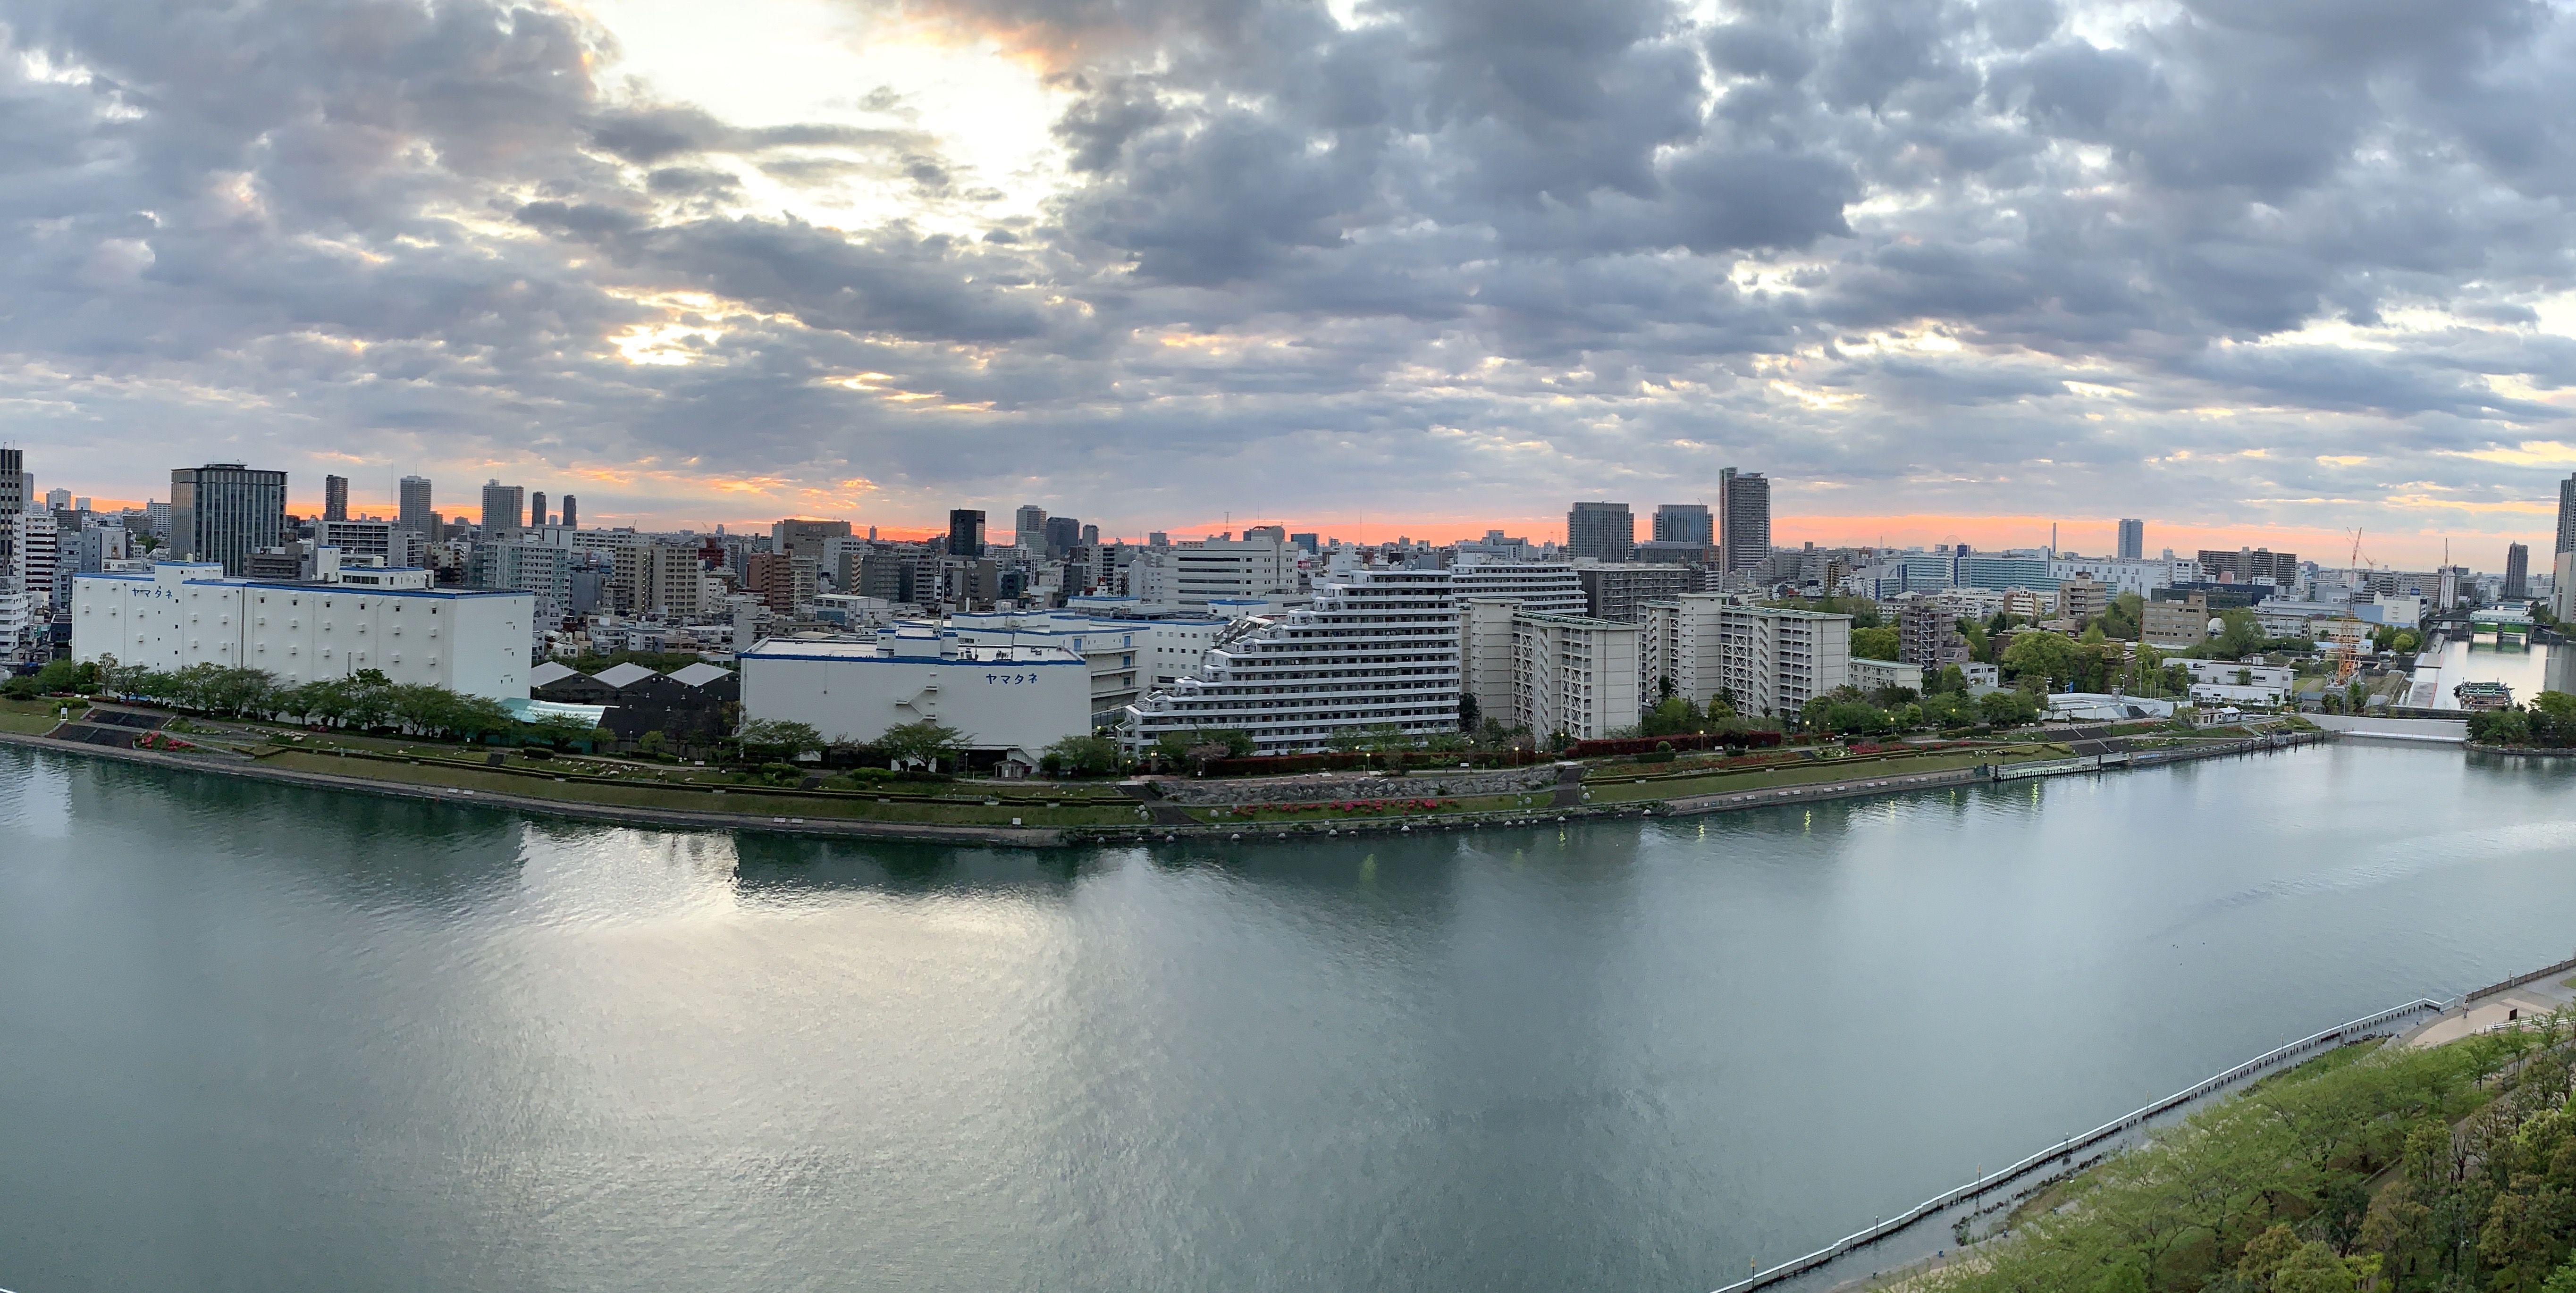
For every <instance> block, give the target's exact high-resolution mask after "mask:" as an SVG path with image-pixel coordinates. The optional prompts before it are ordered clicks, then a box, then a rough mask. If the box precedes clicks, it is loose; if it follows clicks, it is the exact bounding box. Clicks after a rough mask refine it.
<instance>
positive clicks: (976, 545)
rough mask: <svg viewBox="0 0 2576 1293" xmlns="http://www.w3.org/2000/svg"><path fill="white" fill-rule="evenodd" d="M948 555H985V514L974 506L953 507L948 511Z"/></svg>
mask: <svg viewBox="0 0 2576 1293" xmlns="http://www.w3.org/2000/svg"><path fill="white" fill-rule="evenodd" d="M948 555H949V556H952V557H980V556H983V555H984V514H983V513H982V512H979V511H976V510H975V509H973V508H967V507H959V508H952V509H950V510H949V513H948Z"/></svg>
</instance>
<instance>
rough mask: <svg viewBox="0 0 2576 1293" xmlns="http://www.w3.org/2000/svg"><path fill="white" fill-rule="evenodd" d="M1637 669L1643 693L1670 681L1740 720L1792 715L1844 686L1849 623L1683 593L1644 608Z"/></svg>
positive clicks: (1677, 688) (1847, 676) (1848, 674)
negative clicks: (1723, 698) (1725, 702)
mask: <svg viewBox="0 0 2576 1293" xmlns="http://www.w3.org/2000/svg"><path fill="white" fill-rule="evenodd" d="M1640 627H1641V628H1642V630H1643V639H1642V641H1641V643H1640V650H1639V653H1638V670H1639V675H1640V678H1641V680H1642V684H1643V686H1644V687H1645V688H1649V689H1651V688H1654V687H1655V686H1656V684H1657V682H1658V681H1659V680H1660V679H1663V678H1670V679H1672V682H1673V688H1674V690H1675V692H1677V693H1678V694H1680V695H1683V696H1688V697H1690V698H1691V699H1692V700H1694V701H1700V702H1701V703H1706V702H1705V700H1704V699H1703V698H1704V697H1709V696H1714V695H1716V694H1718V693H1719V692H1721V691H1722V692H1726V693H1729V694H1730V695H1732V696H1733V697H1734V704H1735V709H1736V712H1737V713H1739V714H1745V715H1748V716H1756V717H1772V718H1785V717H1791V716H1794V715H1795V714H1796V713H1797V712H1798V711H1799V710H1800V709H1801V708H1803V707H1804V706H1805V705H1806V703H1807V702H1808V701H1810V700H1813V699H1815V698H1816V697H1818V696H1821V695H1823V694H1825V693H1826V692H1829V691H1832V690H1833V689H1834V688H1836V687H1840V686H1843V685H1844V684H1846V683H1848V682H1850V681H1851V617H1850V616H1848V615H1827V614H1823V613H1821V612H1818V611H1800V610H1785V609H1780V608H1777V607H1770V606H1751V605H1745V604H1741V603H1739V602H1738V601H1736V600H1735V599H1733V598H1731V597H1729V596H1728V595H1726V594H1723V593H1684V594H1682V595H1681V596H1678V597H1671V598H1659V599H1657V600H1654V601H1649V602H1647V603H1645V605H1644V614H1643V620H1642V623H1641V626H1640Z"/></svg>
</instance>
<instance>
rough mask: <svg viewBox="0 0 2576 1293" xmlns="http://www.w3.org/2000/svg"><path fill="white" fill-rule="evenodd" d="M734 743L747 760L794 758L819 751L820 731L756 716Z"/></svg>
mask: <svg viewBox="0 0 2576 1293" xmlns="http://www.w3.org/2000/svg"><path fill="white" fill-rule="evenodd" d="M925 721H927V720H925ZM880 743H882V742H880ZM734 744H735V745H736V746H738V747H739V748H740V749H741V751H742V756H743V758H744V759H746V760H751V759H759V760H763V761H780V762H793V761H794V760H795V759H796V758H797V757H798V756H800V755H804V754H810V753H815V752H819V751H820V750H821V749H822V748H823V734H822V733H821V732H818V731H816V730H814V726H813V725H812V724H810V723H795V722H789V721H787V720H785V719H777V718H755V719H753V720H751V721H750V722H748V723H745V724H743V725H742V730H741V731H740V732H737V733H735V734H734Z"/></svg>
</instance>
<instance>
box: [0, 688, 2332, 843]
mask: <svg viewBox="0 0 2576 1293" xmlns="http://www.w3.org/2000/svg"><path fill="white" fill-rule="evenodd" d="M81 709H82V712H81V713H80V715H79V716H78V717H73V718H70V719H69V721H66V722H64V723H62V724H61V725H60V726H58V727H55V728H54V729H53V730H52V731H51V732H49V733H46V734H34V733H25V732H7V731H0V745H12V746H17V747H20V748H26V749H34V750H45V751H50V752H53V753H58V754H69V755H79V756H84V757H88V758H98V759H108V760H112V761H116V762H123V763H132V764H140V765H146V766H154V767H160V768H166V769H171V770H177V771H187V772H194V773H199V774H204V775H213V776H227V777H236V778H241V779H244V780H252V781H266V782H272V783H277V784H284V785H297V786H304V787H308V788H312V789H324V790H340V791H351V792H356V793H361V794H372V795H378V796H383V797H387V798H400V799H412V800H425V801H432V802H447V803H463V804H474V805H479V806H483V807H492V808H507V809H510V810H512V811H517V812H526V813H532V814H541V815H548V816H556V817H565V818H574V819H579V820H585V821H597V822H609V823H617V824H624V825H636V826H658V827H670V828H678V829H697V830H752V831H768V832H773V833H780V834H793V835H808V836H831V837H845V838H876V839H891V840H913V841H920V842H926V843H949V844H990V845H1000V846H1006V847H1019V848H1049V847H1059V846H1068V845H1081V844H1105V843H1154V842H1179V841H1182V840H1192V841H1199V842H1209V841H1216V840H1224V841H1229V842H1230V841H1249V840H1263V839H1269V840H1280V839H1295V838H1315V837H1328V838H1329V837H1339V836H1345V835H1410V834H1416V833H1427V832H1433V831H1457V830H1477V829H1487V828H1494V827H1535V826H1547V825H1557V824H1560V823H1570V822H1578V821H1599V820H1608V819H1616V818H1638V819H1644V818H1652V817H1675V816H1691V815H1702V814H1712V813H1724V812H1741V811H1752V810H1756V809H1762V808H1778V807H1789V806H1795V805H1801V804H1814V803H1821V802H1827V801H1832V800H1841V799H1857V798H1868V797H1875V796H1881V795H1898V794H1908V793H1920V792H1927V791H1936V790H1944V789H1958V788H1964V787H1969V786H1974V785H1978V784H1982V783H1987V782H1997V781H2011V780H2022V779H2028V778H2036V777H2044V776H2068V775H2096V774H2101V773H2106V772H2113V771H2119V770H2122V769H2124V768H2134V767H2145V766H2152V765H2155V764H2161V763H2169V762H2176V761H2181V760H2187V759H2206V758H2218V757H2232V756H2237V755H2243V754H2250V753H2259V752H2265V751H2272V750H2280V749H2287V748H2292V747H2294V746H2298V745H2305V744H2313V743H2317V742H2320V741H2325V740H2330V739H2332V737H2331V736H2330V735H2327V734H2321V733H2268V734H2265V735H2260V736H2251V737H2242V738H2233V739H2217V740H2201V741H2195V742H2191V743H2189V744H2184V745H2178V746H2169V747H2163V748H2152V749H2134V750H2133V749H2129V748H2126V746H2127V743H2125V742H2118V741H2105V740H2102V739H2098V738H2089V737H2086V736H2084V735H2083V734H2080V733H2068V734H2065V735H2066V736H2067V737H2068V739H2067V740H2066V741H2064V742H2061V743H2058V744H2054V745H2049V744H2032V743H2029V742H2025V743H2023V744H2021V745H2017V746H2006V745H2002V744H2000V743H1999V744H1997V745H1996V746H1993V747H1986V748H1983V749H1980V748H1971V747H1960V748H1954V749H1947V750H1945V751H1943V752H1941V753H1940V755H1939V758H1938V760H1937V761H1936V760H1934V759H1922V760H1921V762H1924V763H1934V762H1938V763H1940V764H1943V765H1946V766H1934V767H1930V768H1927V769H1925V770H1920V771H1917V770H1912V769H1911V768H1910V767H1909V763H1912V762H1915V761H1916V760H1915V759H1914V758H1912V757H1910V756H1909V755H1908V752H1907V750H1906V749H1905V747H1896V748H1895V749H1894V750H1893V751H1892V752H1891V755H1889V756H1881V757H1880V758H1877V759H1859V758H1855V759H1853V760H1851V762H1852V764H1853V765H1854V766H1852V767H1851V769H1850V771H1849V773H1848V774H1847V775H1835V774H1836V773H1839V772H1842V771H1843V769H1842V768H1841V767H1840V766H1839V765H1838V764H1837V763H1836V762H1834V761H1831V760H1823V759H1817V758H1815V757H1814V755H1813V753H1812V752H1809V754H1808V758H1807V759H1806V760H1804V761H1799V762H1797V763H1795V764H1794V766H1788V765H1775V766H1769V767H1763V768H1756V769H1746V770H1742V772H1741V774H1740V775H1741V779H1743V780H1745V781H1747V782H1752V783H1756V784H1751V785H1748V786H1746V787H1745V788H1743V789H1732V788H1728V789H1719V790H1700V789H1699V787H1700V786H1705V785H1706V784H1707V783H1708V782H1710V781H1718V782H1725V781H1729V780H1734V779H1737V776H1738V775H1739V774H1737V773H1731V772H1728V771H1726V770H1724V769H1711V770H1709V771H1707V772H1706V773H1704V774H1697V775H1694V774H1693V770H1692V769H1690V768H1689V767H1688V766H1687V765H1685V766H1684V767H1682V768H1681V769H1679V770H1678V772H1679V774H1680V780H1679V783H1678V784H1676V785H1674V786H1673V790H1675V791H1679V792H1681V793H1658V791H1659V790H1660V789H1661V787H1662V784H1663V782H1662V780H1661V779H1660V774H1658V776H1657V777H1656V779H1652V780H1639V779H1638V778H1637V769H1636V766H1635V765H1631V764H1624V763H1597V764H1575V763H1560V764H1556V765H1553V768H1552V773H1551V776H1550V777H1549V779H1548V782H1547V784H1546V786H1545V787H1544V788H1543V791H1537V790H1534V791H1533V792H1532V793H1527V794H1522V795H1518V796H1513V795H1488V796H1482V797H1435V798H1431V799H1426V800H1422V801H1418V802H1420V803H1422V804H1427V805H1431V806H1428V807H1419V808H1416V807H1412V806H1409V803H1408V806H1406V807H1404V808H1403V809H1402V810H1401V811H1394V812H1387V813H1384V814H1383V815H1361V816H1346V817H1340V818H1330V819H1324V820H1315V819H1311V818H1310V819H1306V820H1287V821H1282V820H1275V819H1273V820H1263V819H1261V818H1260V817H1259V816H1258V813H1257V811H1255V812H1249V813H1248V812H1246V811H1245V806H1243V805H1238V804H1228V803H1224V802H1194V803H1189V804H1180V803H1176V802H1172V801H1165V800H1161V799H1159V797H1158V795H1157V793H1156V792H1155V791H1154V790H1153V789H1152V787H1151V783H1149V782H1144V781H1136V782H1129V783H1126V784H1125V785H1123V786H1121V787H1118V788H1116V789H1114V790H1113V789H1112V788H1111V787H1108V786H1106V785H1103V784H1100V783H1091V784H1090V785H1089V786H1088V787H1087V788H1086V787H1085V786H1083V785H1080V784H1065V785H1051V784H1049V785H1035V786H1033V785H1031V784H1030V783H1011V782H993V783H981V782H959V783H947V784H945V785H944V786H943V787H942V788H941V790H940V792H939V794H938V795H937V796H936V797H937V798H938V800H939V803H938V805H937V811H940V812H944V813H948V814H949V815H951V816H960V815H962V816H966V817H969V818H976V817H981V818H985V819H987V820H966V821H922V820H897V819H894V818H896V816H897V815H898V814H900V813H902V812H905V811H907V809H906V808H904V807H901V806H896V807H878V806H879V805H895V804H896V803H897V800H898V799H903V800H905V801H906V802H908V803H911V804H915V805H918V804H920V803H921V802H923V801H924V798H925V796H924V795H923V794H922V793H921V792H919V791H918V790H917V789H915V790H910V791H898V790H892V789H889V790H887V791H834V790H818V789H812V788H803V787H783V786H767V785H744V784H741V783H739V782H729V781H726V780H724V779H722V778H721V777H718V776H716V775H714V774H713V773H712V772H711V771H710V770H708V769H703V768H698V769H671V770H669V771H670V772H671V773H672V774H674V775H672V776H671V778H670V779H669V780H660V779H658V778H660V777H661V776H662V775H663V774H662V773H661V772H656V771H653V770H651V769H649V768H645V767H643V766H641V765H635V766H624V765H617V764H616V763H615V761H613V760H606V759H594V758H588V757H587V756H585V757H584V758H582V759H579V760H571V759H567V760H563V761H559V762H555V763H551V764H548V765H544V766H529V765H525V764H509V763H506V762H505V760H504V758H503V755H502V753H501V752H498V751H476V750H470V749H458V750H448V751H440V752H436V753H433V752H431V751H427V750H422V751H412V752H407V753H406V754H405V755H403V756H400V757H397V756H395V755H392V754H388V753H386V752H383V751H371V750H364V749H358V750H346V751H340V753H341V755H342V756H343V757H341V758H338V759H322V758H316V757H314V756H315V755H316V754H317V751H314V750H310V749H290V748H284V746H283V745H282V744H281V743H282V742H291V741H300V740H301V739H302V736H301V735H299V734H296V733H292V732H276V731H269V730H266V729H252V728H244V727H235V728H227V727H226V726H225V725H223V724H220V723H218V724H215V725H214V726H213V727H211V728H209V727H203V726H196V725H194V724H192V727H195V734H193V735H192V736H191V738H190V743H191V744H193V745H195V746H197V748H193V749H187V750H169V749H141V748H135V744H134V738H135V737H136V736H138V735H141V734H143V733H146V732H153V731H157V730H158V729H159V728H160V726H161V724H162V723H164V722H167V721H169V720H170V719H172V718H173V717H175V716H172V715H168V714H166V713H162V712H160V711H147V710H139V709H135V708H132V707H123V706H106V705H99V706H83V707H81ZM2052 735H2057V734H2053V733H2041V734H2038V736H2037V739H2038V740H2039V741H2046V740H2048V738H2049V737H2050V736H2052ZM378 744H382V742H378ZM2075 751H2091V752H2089V753H2076V752H2075ZM1836 752H1837V753H1838V752H1839V751H1838V750H1837V751H1836ZM349 756H362V757H349ZM415 756H416V757H415ZM467 756H471V757H470V758H469V757H467ZM478 758H479V759H488V760H489V763H488V765H487V764H485V763H477V762H473V761H472V760H473V759H478ZM1977 759H1991V760H1992V761H1991V762H1970V760H1977ZM571 763H579V764H585V765H589V766H591V767H592V768H594V770H595V769H597V768H598V767H600V766H602V765H609V766H611V767H612V768H613V769H614V770H613V771H612V772H611V775H607V776H597V775H584V774H583V773H582V772H580V771H577V770H575V769H574V768H571V767H567V766H565V765H566V764H571ZM298 765H300V766H298ZM324 765H327V766H324ZM1542 771H1547V770H1546V769H1542ZM1791 775H1793V776H1794V777H1796V778H1797V780H1795V781H1794V782H1793V783H1786V784H1784V783H1782V781H1781V778H1782V777H1784V776H1791ZM647 776H651V777H654V778H657V779H655V780H650V781H647V780H645V778H646V777H647ZM1595 778H1600V779H1599V780H1595ZM1404 780H1405V782H1406V783H1408V784H1409V785H1410V786H1419V787H1420V789H1408V790H1406V791H1402V792H1399V795H1419V794H1422V793H1423V792H1424V791H1426V790H1430V789H1432V787H1433V784H1436V782H1435V778H1434V777H1432V776H1430V775H1422V774H1417V775H1415V776H1413V777H1410V778H1406V779H1404ZM1694 783H1696V784H1694ZM1203 784H1204V783H1203ZM1301 784H1302V785H1304V786H1305V787H1308V788H1309V789H1310V791H1311V793H1312V794H1313V796H1314V797H1316V798H1319V799H1326V800H1329V799H1332V798H1334V797H1335V796H1336V795H1337V789H1336V783H1335V781H1334V780H1333V779H1331V778H1324V779H1321V780H1317V781H1307V782H1303V783H1301ZM1210 788H1214V787H1213V786H1212V785H1211V786H1210ZM1119 791H1124V792H1125V796H1126V797H1121V796H1120V795H1119V793H1118V792H1119ZM1693 791H1697V793H1692V792H1693ZM1048 794H1054V795H1059V796H1064V797H1065V798H1063V799H1061V800H1058V801H1050V800H1048V799H1046V798H1044V797H1043V796H1045V795H1048ZM719 796H729V797H730V798H729V800H728V799H725V798H719ZM1032 796H1037V797H1032ZM1075 796H1079V797H1080V798H1079V801H1078V803H1079V806H1078V807H1077V806H1075V805H1076V802H1077V801H1076V799H1075V798H1073V797H1075ZM1104 797H1105V798H1106V800H1107V803H1108V804H1109V805H1111V806H1107V807H1104V806H1103V802H1104ZM701 805H703V806H701ZM1050 817H1053V818H1054V819H1055V820H1053V821H1050V820H1049V818H1050ZM1122 819H1123V820H1122Z"/></svg>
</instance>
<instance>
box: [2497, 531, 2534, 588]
mask: <svg viewBox="0 0 2576 1293" xmlns="http://www.w3.org/2000/svg"><path fill="white" fill-rule="evenodd" d="M2503 596H2504V597H2505V598H2506V599H2507V600H2511V601H2520V600H2522V599H2524V598H2527V597H2529V596H2531V547H2530V545H2528V544H2522V543H2515V544H2509V545H2507V546H2506V547H2505V550H2504V593H2503Z"/></svg>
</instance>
